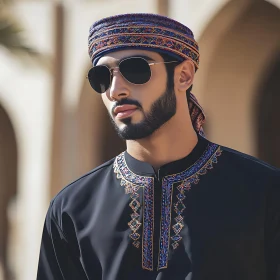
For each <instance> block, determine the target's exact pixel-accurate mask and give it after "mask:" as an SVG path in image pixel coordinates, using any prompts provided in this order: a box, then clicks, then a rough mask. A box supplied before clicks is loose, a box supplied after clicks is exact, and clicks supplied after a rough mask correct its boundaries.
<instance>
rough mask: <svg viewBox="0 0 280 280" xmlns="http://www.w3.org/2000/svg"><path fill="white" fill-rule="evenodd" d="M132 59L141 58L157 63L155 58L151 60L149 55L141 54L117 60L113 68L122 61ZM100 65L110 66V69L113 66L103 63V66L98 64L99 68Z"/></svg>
mask: <svg viewBox="0 0 280 280" xmlns="http://www.w3.org/2000/svg"><path fill="white" fill-rule="evenodd" d="M131 57H141V58H144V59H146V60H151V61H155V60H154V59H153V58H151V57H149V56H147V55H141V54H139V55H130V56H127V57H123V58H121V59H117V60H115V63H113V64H114V65H113V67H114V66H116V65H117V63H119V62H120V61H122V60H125V59H128V58H131ZM100 65H106V66H108V67H110V66H112V65H111V63H101V64H98V66H100Z"/></svg>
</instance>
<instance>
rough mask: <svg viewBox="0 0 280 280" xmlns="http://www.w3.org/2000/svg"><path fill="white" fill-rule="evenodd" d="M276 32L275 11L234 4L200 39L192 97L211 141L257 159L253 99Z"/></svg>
mask: <svg viewBox="0 0 280 280" xmlns="http://www.w3.org/2000/svg"><path fill="white" fill-rule="evenodd" d="M242 3H243V4H242ZM279 30H280V11H279V9H278V8H276V7H275V6H273V5H271V4H269V3H268V2H265V1H243V2H242V1H239V0H236V1H232V2H230V3H229V4H227V5H226V6H225V7H224V8H223V9H222V10H221V11H220V12H219V13H218V15H217V16H216V17H215V18H214V19H213V21H212V22H211V23H210V24H209V26H208V28H207V29H206V30H205V32H204V33H203V35H202V37H201V39H200V41H199V43H200V48H201V68H200V69H199V71H198V74H197V77H196V81H195V85H196V87H195V93H196V94H197V96H198V98H199V99H200V100H201V103H202V105H203V107H204V108H205V109H206V113H207V115H208V125H207V132H208V137H209V138H210V139H211V140H213V141H215V142H218V143H221V144H223V145H226V146H229V147H232V148H234V149H237V150H240V151H242V152H245V153H248V154H251V155H254V156H257V150H258V149H257V141H256V137H257V126H258V125H257V120H256V118H255V114H254V112H255V106H256V104H255V101H256V98H257V94H256V93H257V89H258V87H259V85H260V84H261V83H260V81H262V80H263V79H264V73H265V70H266V69H267V68H268V67H269V64H270V61H271V60H272V57H274V54H275V52H276V51H277V49H278V48H279V39H280V33H279Z"/></svg>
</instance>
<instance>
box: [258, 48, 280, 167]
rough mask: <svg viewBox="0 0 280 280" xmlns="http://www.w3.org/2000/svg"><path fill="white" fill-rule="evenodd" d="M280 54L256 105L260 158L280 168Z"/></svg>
mask: <svg viewBox="0 0 280 280" xmlns="http://www.w3.org/2000/svg"><path fill="white" fill-rule="evenodd" d="M279 78H280V52H279V54H278V56H275V60H274V63H273V64H272V67H271V69H269V71H267V77H266V79H265V80H264V83H263V85H262V87H260V91H259V93H258V94H259V98H258V100H257V101H258V102H257V105H256V119H257V122H258V124H259V126H258V140H259V141H258V157H259V158H260V159H262V160H264V161H266V162H268V163H270V164H272V165H274V166H277V167H278V168H280V147H279V143H280V125H279V121H280V110H279V104H280V83H279Z"/></svg>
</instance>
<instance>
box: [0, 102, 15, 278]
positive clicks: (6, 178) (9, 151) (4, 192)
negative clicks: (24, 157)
mask: <svg viewBox="0 0 280 280" xmlns="http://www.w3.org/2000/svg"><path fill="white" fill-rule="evenodd" d="M16 193H17V144H16V137H15V132H14V129H13V126H12V123H11V120H10V118H9V116H8V114H7V112H6V111H5V109H4V108H3V107H2V106H1V105H0V267H1V268H0V276H1V270H2V274H3V279H7V280H9V279H12V271H11V268H12V266H9V262H8V253H9V251H10V248H9V245H10V244H12V242H11V240H9V238H10V236H11V234H9V233H11V232H12V230H11V227H13V225H12V224H11V223H10V222H9V218H8V212H9V209H10V206H11V202H12V200H13V199H14V198H15V196H16Z"/></svg>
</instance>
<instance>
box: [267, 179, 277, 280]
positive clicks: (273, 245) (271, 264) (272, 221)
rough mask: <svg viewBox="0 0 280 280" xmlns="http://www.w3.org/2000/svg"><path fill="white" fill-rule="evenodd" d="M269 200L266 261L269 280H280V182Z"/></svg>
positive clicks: (269, 195) (270, 194)
mask: <svg viewBox="0 0 280 280" xmlns="http://www.w3.org/2000/svg"><path fill="white" fill-rule="evenodd" d="M273 185H274V186H273V188H271V189H270V192H269V194H268V200H267V215H266V240H267V241H266V247H267V248H266V260H267V274H268V278H267V279H268V280H280V180H277V182H276V183H275V182H274V184H273Z"/></svg>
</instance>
